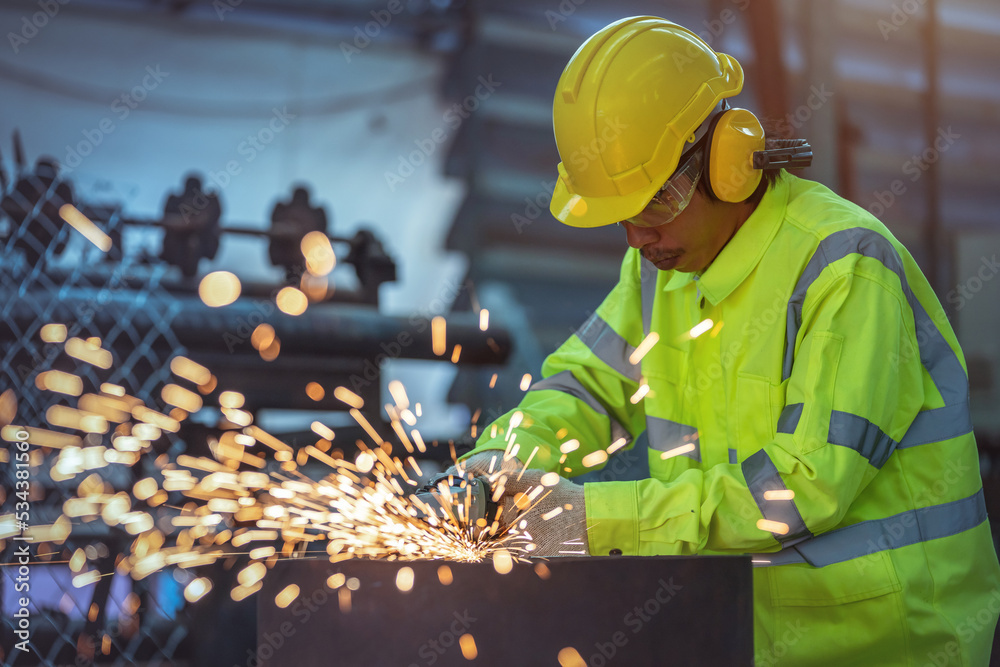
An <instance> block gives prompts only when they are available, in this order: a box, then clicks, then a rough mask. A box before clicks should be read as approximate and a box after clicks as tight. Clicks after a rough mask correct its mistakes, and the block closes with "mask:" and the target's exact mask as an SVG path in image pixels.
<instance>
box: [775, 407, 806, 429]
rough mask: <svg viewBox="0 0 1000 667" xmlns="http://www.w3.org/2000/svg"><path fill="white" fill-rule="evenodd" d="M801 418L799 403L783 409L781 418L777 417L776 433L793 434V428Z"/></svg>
mask: <svg viewBox="0 0 1000 667" xmlns="http://www.w3.org/2000/svg"><path fill="white" fill-rule="evenodd" d="M801 417H802V404H801V403H792V404H791V405H786V406H785V407H783V408H782V409H781V416H780V417H778V433H795V427H796V426H798V425H799V419H801Z"/></svg>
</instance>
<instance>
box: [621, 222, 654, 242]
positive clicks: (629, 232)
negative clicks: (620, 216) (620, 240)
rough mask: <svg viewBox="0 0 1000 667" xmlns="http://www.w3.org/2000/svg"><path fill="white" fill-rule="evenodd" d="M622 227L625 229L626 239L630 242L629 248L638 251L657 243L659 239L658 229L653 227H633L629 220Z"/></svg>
mask: <svg viewBox="0 0 1000 667" xmlns="http://www.w3.org/2000/svg"><path fill="white" fill-rule="evenodd" d="M622 227H624V228H625V238H626V239H627V240H628V244H629V246H631V247H633V248H636V249H641V248H642V247H643V246H646V245H649V244H650V243H653V242H655V241H656V239H657V238H658V237H659V234H658V233H657V231H656V229H654V228H652V227H639V226H637V225H633V224H632V223H631V222H629V221H628V220H626V221H624V222H622Z"/></svg>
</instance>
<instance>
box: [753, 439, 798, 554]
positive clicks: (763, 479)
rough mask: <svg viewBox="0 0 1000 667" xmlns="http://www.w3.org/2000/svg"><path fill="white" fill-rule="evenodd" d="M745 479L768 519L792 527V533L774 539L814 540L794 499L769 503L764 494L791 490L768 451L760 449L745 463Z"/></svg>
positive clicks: (775, 534) (790, 540)
mask: <svg viewBox="0 0 1000 667" xmlns="http://www.w3.org/2000/svg"><path fill="white" fill-rule="evenodd" d="M743 477H744V478H745V479H746V482H747V488H748V489H750V493H751V494H752V495H753V498H754V500H756V501H757V507H759V508H760V513H761V514H762V515H763V516H764V518H765V519H767V520H768V521H778V522H780V523H783V524H785V525H786V526H788V532H787V533H785V534H784V535H779V534H777V533H773V534H774V539H776V540H778V541H779V542H781V543H785V542H797V541H801V540H804V539H808V538H810V537H812V533H810V532H809V529H808V528H806V522H805V521H803V520H802V515H801V514H799V508H798V507H796V506H795V501H794V500H765V498H764V493H765V492H767V491H787V490H788V487H786V486H785V482H784V481H783V480H782V479H781V475H779V474H778V469H777V468H775V467H774V463H773V462H772V461H771V457H770V456H768V455H767V452H765V451H764V450H763V449H761V450H758V451H757V452H755V453H754V454H752V455H751V456H750V457H749V458H748V459H746V460H745V461H744V462H743Z"/></svg>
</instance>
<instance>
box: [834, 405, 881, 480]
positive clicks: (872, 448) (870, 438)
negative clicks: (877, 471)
mask: <svg viewBox="0 0 1000 667" xmlns="http://www.w3.org/2000/svg"><path fill="white" fill-rule="evenodd" d="M826 439H827V442H830V443H833V444H834V445H840V446H841V447H850V448H851V449H853V450H855V451H856V452H858V453H859V454H861V456H863V457H865V458H866V459H868V462H869V463H871V464H872V465H873V466H875V467H876V468H881V467H882V466H883V465H885V462H886V461H888V460H889V455H890V454H892V452H893V450H895V449H896V445H897V444H898V443H897V442H896V441H895V440H893V439H892V438H890V437H889V436H887V435H886V434H885V433H883V432H882V429H880V428H879V427H878V426H876V425H875V424H873V423H871V422H870V421H868V420H867V419H865V418H864V417H859V416H857V415H852V414H850V413H848V412H841V411H840V410H834V411H833V412H832V413H831V415H830V433H829V435H828V436H827V438H826Z"/></svg>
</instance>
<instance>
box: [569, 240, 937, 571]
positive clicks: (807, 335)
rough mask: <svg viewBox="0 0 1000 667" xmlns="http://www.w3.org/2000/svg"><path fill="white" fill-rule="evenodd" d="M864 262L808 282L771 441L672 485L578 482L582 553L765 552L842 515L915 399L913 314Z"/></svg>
mask: <svg viewBox="0 0 1000 667" xmlns="http://www.w3.org/2000/svg"><path fill="white" fill-rule="evenodd" d="M866 262H867V263H866ZM870 262H872V260H864V259H862V261H861V262H857V263H855V265H853V266H852V267H850V269H848V270H845V269H844V268H843V267H837V266H836V265H833V266H831V267H830V268H829V269H828V272H827V275H826V278H825V280H817V281H816V283H814V285H813V286H812V287H811V288H810V291H809V294H808V295H807V297H806V300H805V303H804V307H803V321H802V327H801V329H800V331H799V335H798V336H797V339H796V340H797V343H796V349H795V355H794V362H793V366H792V372H791V376H790V379H789V383H788V385H787V391H786V405H785V408H784V410H783V411H782V414H781V418H780V419H779V421H778V424H777V427H776V429H775V431H776V434H775V435H774V437H773V438H772V439H770V440H769V441H767V442H761V443H760V445H761V448H760V449H759V450H757V451H756V453H754V454H752V455H750V456H749V457H747V458H746V459H745V460H744V461H742V462H741V463H734V464H720V465H716V466H714V467H712V468H709V469H707V470H702V469H689V470H686V471H684V472H683V473H681V474H680V475H679V476H678V477H677V478H676V479H674V480H672V481H669V482H664V481H660V480H657V479H646V480H641V481H638V482H603V483H594V484H587V485H585V490H586V508H587V524H588V530H589V533H588V535H589V542H590V550H591V553H593V554H607V553H608V552H609V551H610V550H612V549H621V550H622V552H623V553H625V554H640V555H653V554H664V555H671V554H692V553H698V552H701V551H711V552H736V553H747V552H762V551H763V552H766V551H774V550H776V549H778V548H779V547H781V546H788V545H791V544H794V543H796V542H799V541H801V540H803V539H807V538H809V537H810V536H812V535H817V534H820V533H823V532H825V531H827V530H830V529H831V528H834V527H835V526H837V525H838V524H839V523H840V521H841V519H842V518H843V517H844V515H845V513H846V511H847V509H848V508H849V507H850V505H851V503H852V502H853V501H854V499H855V498H856V497H857V496H858V495H859V494H860V493H861V491H862V490H863V489H864V488H865V486H866V485H867V484H868V483H869V482H870V481H871V480H872V479H873V477H874V476H875V475H876V473H877V472H878V469H879V468H880V467H881V466H882V465H883V464H884V463H885V461H886V460H887V459H888V457H889V456H890V455H891V454H892V452H893V450H894V448H895V446H896V444H897V443H898V442H899V440H900V439H901V438H902V437H903V435H904V434H905V433H906V430H907V428H908V427H909V425H910V423H911V422H912V421H913V418H914V417H915V416H916V414H917V412H918V410H919V409H920V406H921V404H922V403H923V395H924V393H923V392H924V389H923V385H922V374H921V363H920V356H919V353H918V348H917V343H916V340H917V339H916V333H915V330H914V318H913V313H912V310H911V309H910V306H909V304H908V303H907V302H906V300H905V297H904V296H903V294H902V290H901V287H900V284H899V281H898V279H897V278H895V276H894V275H893V274H891V273H889V272H887V271H885V270H884V268H882V267H881V265H879V266H872V265H871V264H870ZM838 268H839V270H838Z"/></svg>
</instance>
